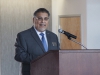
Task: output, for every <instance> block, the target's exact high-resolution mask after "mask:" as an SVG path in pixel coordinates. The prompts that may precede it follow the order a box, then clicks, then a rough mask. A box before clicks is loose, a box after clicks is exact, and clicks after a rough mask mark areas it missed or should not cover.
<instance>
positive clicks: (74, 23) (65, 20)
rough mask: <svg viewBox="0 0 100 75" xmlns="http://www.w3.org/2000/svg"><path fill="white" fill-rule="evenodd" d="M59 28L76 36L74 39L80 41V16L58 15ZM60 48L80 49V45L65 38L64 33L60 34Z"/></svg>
mask: <svg viewBox="0 0 100 75" xmlns="http://www.w3.org/2000/svg"><path fill="white" fill-rule="evenodd" d="M59 20H60V28H61V29H63V30H64V31H67V32H69V33H71V34H73V35H76V36H77V39H74V40H75V41H77V42H80V43H81V25H80V24H81V23H80V21H81V20H80V16H68V17H67V16H65V17H60V18H59ZM60 48H61V49H81V46H80V45H79V44H77V43H75V42H73V41H71V40H69V39H68V38H67V36H66V35H64V34H60Z"/></svg>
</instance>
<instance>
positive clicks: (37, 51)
mask: <svg viewBox="0 0 100 75" xmlns="http://www.w3.org/2000/svg"><path fill="white" fill-rule="evenodd" d="M49 16H50V13H49V12H48V10H46V9H45V8H39V9H38V10H36V11H35V12H34V17H33V23H34V25H33V26H32V27H31V28H30V29H28V30H25V31H22V32H20V33H18V35H17V39H16V43H15V47H16V49H15V52H16V53H15V60H17V61H19V62H22V75H30V62H31V61H32V60H35V59H36V58H37V57H39V56H41V55H43V54H44V53H46V52H47V51H49V50H59V42H58V37H57V35H56V34H54V33H53V32H50V31H48V30H46V29H47V27H48V22H49ZM41 33H42V34H43V35H44V36H42V35H41ZM43 38H44V39H45V45H44V44H43V43H42V39H43ZM44 46H46V47H44Z"/></svg>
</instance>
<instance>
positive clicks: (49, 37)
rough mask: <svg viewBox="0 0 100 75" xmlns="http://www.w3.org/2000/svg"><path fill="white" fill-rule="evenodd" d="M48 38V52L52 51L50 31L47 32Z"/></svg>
mask: <svg viewBox="0 0 100 75" xmlns="http://www.w3.org/2000/svg"><path fill="white" fill-rule="evenodd" d="M46 36H47V41H48V50H50V48H51V44H50V42H51V36H50V33H49V32H48V31H46Z"/></svg>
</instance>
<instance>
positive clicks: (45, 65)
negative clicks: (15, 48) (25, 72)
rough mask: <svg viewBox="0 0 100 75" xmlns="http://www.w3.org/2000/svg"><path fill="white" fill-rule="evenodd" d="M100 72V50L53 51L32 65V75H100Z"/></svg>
mask: <svg viewBox="0 0 100 75" xmlns="http://www.w3.org/2000/svg"><path fill="white" fill-rule="evenodd" d="M99 70H100V50H99V49H92V50H52V51H48V52H47V53H45V54H44V55H43V56H40V57H38V58H37V59H36V60H34V61H32V63H31V75H100V71H99ZM37 71H38V72H37Z"/></svg>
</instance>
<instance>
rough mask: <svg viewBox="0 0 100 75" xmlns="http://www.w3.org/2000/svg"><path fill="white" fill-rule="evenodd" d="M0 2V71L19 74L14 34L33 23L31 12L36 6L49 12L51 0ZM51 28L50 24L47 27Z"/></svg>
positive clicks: (4, 0) (4, 74)
mask: <svg viewBox="0 0 100 75" xmlns="http://www.w3.org/2000/svg"><path fill="white" fill-rule="evenodd" d="M0 2H1V3H0V4H1V5H0V15H1V16H0V62H1V63H0V64H1V72H0V73H1V75H19V74H20V73H19V72H20V68H19V67H20V63H19V62H16V61H15V60H14V54H15V47H14V43H15V39H16V35H17V33H18V32H20V31H23V30H25V29H27V28H30V27H31V26H32V25H33V22H32V18H33V12H34V11H35V10H36V9H37V8H40V7H46V8H47V9H48V10H49V11H50V12H51V0H0ZM50 24H52V23H51V21H50ZM51 28H52V26H51V25H50V26H49V28H48V29H49V30H51ZM1 32H2V33H1ZM1 48H2V49H1ZM1 52H2V55H1ZM1 56H2V57H1Z"/></svg>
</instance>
